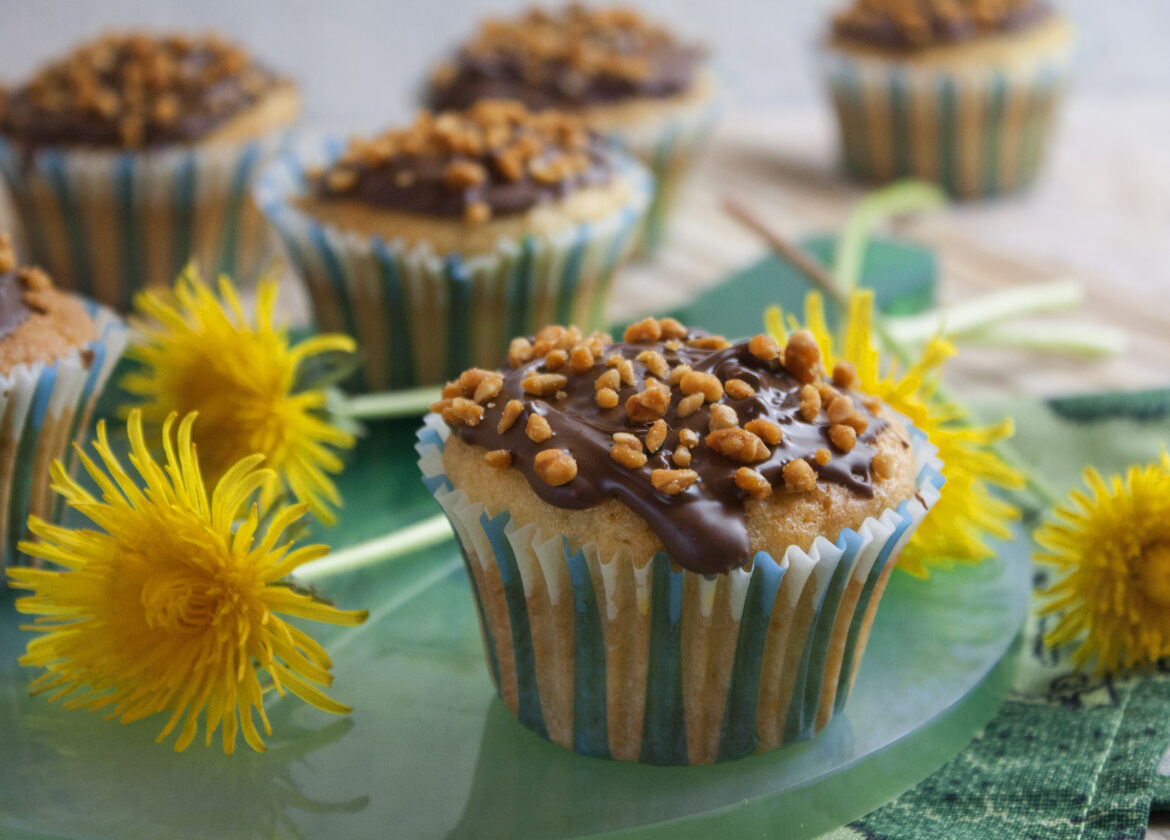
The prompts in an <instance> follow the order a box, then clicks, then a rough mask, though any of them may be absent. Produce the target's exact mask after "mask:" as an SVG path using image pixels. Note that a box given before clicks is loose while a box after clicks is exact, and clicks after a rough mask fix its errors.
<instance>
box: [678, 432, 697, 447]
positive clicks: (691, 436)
mask: <svg viewBox="0 0 1170 840" xmlns="http://www.w3.org/2000/svg"><path fill="white" fill-rule="evenodd" d="M678 440H679V443H681V444H682V445H683V446H689V447H692V448H694V447H696V446H698V445H699V433H698V432H696V431H695V430H694V429H683V430H682V431H680V432H679V433H678Z"/></svg>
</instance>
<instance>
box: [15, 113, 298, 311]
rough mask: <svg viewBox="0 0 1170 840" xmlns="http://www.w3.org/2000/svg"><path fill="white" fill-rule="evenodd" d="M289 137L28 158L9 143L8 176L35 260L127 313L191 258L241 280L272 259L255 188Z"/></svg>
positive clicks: (67, 285) (65, 284)
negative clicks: (257, 178) (270, 159)
mask: <svg viewBox="0 0 1170 840" xmlns="http://www.w3.org/2000/svg"><path fill="white" fill-rule="evenodd" d="M286 136H287V135H286V134H285V133H283V132H281V133H275V134H273V135H270V136H268V137H265V138H262V139H258V140H254V141H252V142H249V143H245V144H241V145H227V144H224V145H208V146H193V147H186V148H179V149H167V150H161V151H148V152H115V151H104V150H98V149H45V150H41V151H35V152H28V151H26V150H24V149H23V148H22V147H21V146H19V145H18V144H16V143H13V142H11V141H8V140H5V139H3V138H0V174H2V175H3V177H4V180H5V182H6V183H7V185H8V190H9V193H10V195H11V197H12V204H13V207H14V209H15V211H16V215H17V217H18V218H19V220H20V224H21V228H22V230H23V233H24V240H25V246H26V247H25V255H26V257H27V262H30V263H33V264H36V265H39V266H41V267H42V268H44V269H45V270H46V271H48V272H49V274H51V275H52V277H53V280H54V282H55V283H57V284H58V285H59V286H60V287H61V288H64V289H70V290H73V291H76V292H78V293H80V294H83V295H85V296H86V297H89V298H92V299H94V300H97V301H99V302H101V303H104V304H106V305H107V306H110V307H113V308H114V309H116V310H118V311H121V312H127V311H129V309H130V306H131V301H132V300H133V297H134V294H135V292H137V291H139V290H141V289H142V288H144V287H146V286H150V285H155V286H169V285H170V284H171V282H173V280H174V279H175V277H176V276H177V275H178V273H179V272H180V271H181V270H182V269H183V267H184V266H185V265H186V264H187V263H188V262H189V261H190V260H192V259H194V260H195V261H196V262H197V263H198V264H199V266H200V268H201V269H202V270H203V271H204V272H205V273H210V274H219V273H227V274H229V275H230V276H232V277H233V278H234V279H235V280H237V281H238V282H240V283H246V282H248V281H250V280H252V279H254V278H255V277H256V276H257V275H258V274H259V272H260V271H261V270H262V269H263V268H264V266H265V264H266V263H267V262H268V260H269V259H271V256H272V252H271V248H270V239H269V236H268V232H267V226H266V225H265V223H264V220H263V217H262V216H261V214H260V213H259V211H258V210H257V209H256V208H255V207H254V206H253V204H252V202H251V199H250V196H249V192H248V191H249V187H250V185H251V181H252V179H253V177H254V176H255V174H256V173H257V171H258V170H259V167H260V166H261V164H262V163H263V162H264V161H265V160H266V159H267V158H268V157H270V156H271V155H272V154H273V153H275V152H276V151H277V150H278V149H279V148H281V147H282V145H283V144H284V143H285V142H286Z"/></svg>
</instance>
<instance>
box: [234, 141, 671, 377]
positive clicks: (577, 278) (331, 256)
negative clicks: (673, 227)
mask: <svg viewBox="0 0 1170 840" xmlns="http://www.w3.org/2000/svg"><path fill="white" fill-rule="evenodd" d="M341 149H342V144H341V143H340V141H338V140H335V139H327V140H324V141H317V142H311V143H306V144H305V146H304V148H303V150H302V151H300V152H299V153H296V154H293V153H290V154H286V155H282V156H281V158H280V159H278V160H277V161H274V162H273V164H272V165H271V166H269V167H267V168H266V169H265V171H264V172H263V173H262V174H261V177H260V179H259V181H258V183H257V186H256V200H257V203H258V204H259V205H260V207H261V208H262V209H263V211H264V212H265V214H266V215H267V216H268V219H269V221H270V222H271V223H272V225H273V227H274V228H275V229H276V231H277V233H279V235H280V239H281V241H282V243H283V245H284V249H285V252H286V254H287V256H288V259H289V263H290V265H291V266H292V267H293V268H294V270H295V271H296V272H297V273H298V274H299V275H300V276H301V277H302V278H303V279H304V281H305V284H306V286H307V287H308V290H309V296H310V298H311V300H312V304H313V311H314V317H315V320H316V325H317V327H318V328H319V329H321V330H327V331H331V332H344V333H348V334H349V335H352V336H354V338H355V339H356V340H357V343H358V347H359V349H360V351H361V353H362V355H363V358H364V365H363V367H362V371H361V372H360V373H359V379H360V381H359V382H358V383H357V388H358V389H359V390H372V391H381V390H387V389H391V388H395V389H397V388H409V387H413V386H417V385H431V384H436V383H440V382H444V381H446V380H448V379H452V378H454V377H456V376H458V375H459V373H460V372H461V371H463V370H466V369H467V368H469V367H473V366H476V365H479V366H484V367H492V368H494V367H496V366H497V365H499V363H500V361H501V359H503V356H504V353H505V352H506V350H507V347H508V342H509V341H510V340H511V338H512V337H513V336H517V335H529V334H531V333H533V332H534V331H535V330H536V329H538V328H539V327H541V326H543V325H545V324H548V323H554V322H555V323H562V324H569V323H573V324H577V325H578V326H580V327H581V328H583V329H586V330H589V329H593V328H599V327H601V326H603V319H604V314H605V312H604V310H605V301H606V298H607V296H608V294H609V288H610V283H611V281H612V279H613V276H614V272H615V271H617V269H618V268H619V267H620V266H621V264H622V263H623V262H624V260H625V258H626V257H627V256H628V254H629V252H630V249H631V248H632V246H633V244H634V238H635V234H636V232H637V230H638V226H639V224H640V222H641V219H642V216H643V214H644V213H645V211H646V206H647V205H648V203H649V201H650V194H651V190H652V179H651V178H650V175H649V174H648V173H647V172H646V171H645V169H644V168H643V167H641V166H640V165H639V164H637V163H636V162H635V161H633V160H631V159H629V158H627V157H625V156H624V155H621V156H618V157H617V158H616V159H617V168H618V172H619V174H620V175H621V176H622V177H624V178H625V179H626V180H627V182H628V183H629V184H630V187H631V191H630V196H629V198H628V199H627V201H626V203H625V204H624V205H623V206H622V207H620V208H619V209H617V210H616V211H615V212H613V213H612V214H610V215H609V216H607V217H605V218H602V219H599V220H597V221H593V222H586V223H582V224H579V225H576V226H572V227H569V228H567V229H565V230H562V231H559V232H557V233H555V234H551V235H548V236H536V235H529V236H527V237H525V238H524V239H523V240H521V241H515V240H511V239H503V240H500V242H498V243H497V245H496V248H495V250H494V251H492V252H491V253H487V254H481V255H475V256H470V257H464V256H463V255H461V254H458V253H452V254H446V255H437V254H435V253H434V251H433V250H432V249H430V248H428V247H425V246H416V247H406V246H405V245H404V244H403V243H401V242H386V241H384V240H383V239H381V238H380V237H367V236H363V235H361V234H358V233H356V232H353V231H342V230H338V229H336V228H333V227H331V226H326V225H323V224H321V223H319V222H317V221H316V220H315V219H313V218H311V217H310V216H309V215H308V214H306V213H304V212H302V211H301V210H300V209H299V208H297V207H296V206H295V205H293V204H292V203H291V202H290V201H289V199H290V198H292V197H293V196H295V195H298V194H300V193H302V192H303V191H304V190H305V189H306V180H305V170H306V168H307V167H309V166H312V165H318V164H320V163H322V162H325V161H329V160H332V159H334V158H336V157H337V156H338V155H339V154H340V153H341Z"/></svg>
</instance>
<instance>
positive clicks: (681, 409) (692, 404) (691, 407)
mask: <svg viewBox="0 0 1170 840" xmlns="http://www.w3.org/2000/svg"><path fill="white" fill-rule="evenodd" d="M705 399H706V397H704V396H703V393H702V392H701V391H699V392H696V393H694V394H691V395H690V396H688V397H683V398H682V399H681V400H679V401H678V408H677V409H676V410H677V411H678V416H679V417H690V416H691V415H692V414H694V413H695V412H696V411H698V410H699V409H700V408H702V407H703V400H705Z"/></svg>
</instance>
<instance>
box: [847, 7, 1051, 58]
mask: <svg viewBox="0 0 1170 840" xmlns="http://www.w3.org/2000/svg"><path fill="white" fill-rule="evenodd" d="M1051 11H1052V10H1051V8H1050V7H1049V6H1048V5H1047V4H1046V3H1043V2H1040V0H856V2H854V4H853V5H852V6H850V7H849V8H848V9H846V10H845V11H844V12H842V13H841V14H839V15H838V16H837V18H836V20H835V21H834V24H833V28H834V31H835V32H836V33H837V34H838V35H840V36H842V37H845V38H852V39H855V40H858V41H863V42H865V43H868V44H873V45H875V46H880V47H890V48H894V49H914V48H922V47H929V46H935V45H938V44H951V43H956V42H959V41H967V40H970V39H972V38H977V37H979V36H981V35H989V34H994V33H997V32H1010V31H1012V30H1015V29H1022V28H1024V27H1026V26H1030V25H1031V24H1033V23H1036V22H1037V21H1040V20H1042V19H1044V18H1046V17H1047V16H1048V15H1049V14H1051Z"/></svg>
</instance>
